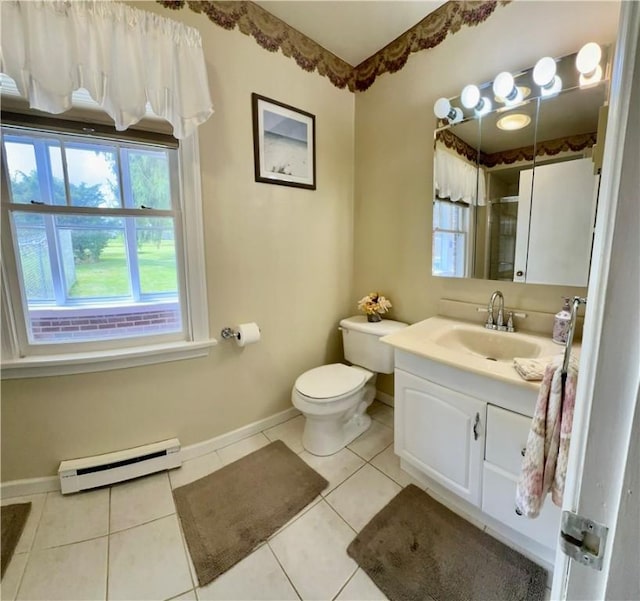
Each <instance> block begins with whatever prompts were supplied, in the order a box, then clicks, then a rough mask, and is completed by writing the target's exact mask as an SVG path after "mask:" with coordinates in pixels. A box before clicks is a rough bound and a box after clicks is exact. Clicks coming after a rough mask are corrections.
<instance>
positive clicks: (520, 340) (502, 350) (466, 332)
mask: <svg viewBox="0 0 640 601" xmlns="http://www.w3.org/2000/svg"><path fill="white" fill-rule="evenodd" d="M380 340H381V341H382V342H384V343H386V344H389V345H391V346H393V347H394V348H396V349H399V350H402V351H406V352H408V353H412V354H415V355H418V356H421V357H425V358H427V359H431V360H433V361H438V362H440V363H444V364H445V365H449V366H451V367H456V368H458V369H463V370H466V371H470V372H472V373H475V374H478V375H481V376H486V377H489V378H493V379H496V380H501V381H503V382H507V383H509V384H515V385H517V386H522V387H525V388H528V389H530V390H536V391H537V390H538V389H539V388H540V381H527V380H524V379H523V378H521V377H520V376H519V375H518V372H517V371H516V370H515V368H514V367H513V358H514V357H522V356H528V357H541V358H542V357H551V356H554V355H563V354H564V346H561V345H558V344H556V343H554V342H553V341H552V340H551V338H550V337H545V336H539V335H535V334H529V333H524V332H497V331H495V330H487V329H485V328H484V326H483V325H482V324H478V323H472V322H468V321H461V320H456V319H450V318H446V317H440V316H436V317H430V318H429V319H425V320H424V321H420V322H417V323H415V324H413V325H411V326H409V327H408V328H404V329H402V330H399V331H398V332H394V333H393V334H389V335H387V336H384V337H382V338H380ZM576 346H577V345H576V344H575V343H574V347H576ZM485 347H486V348H485ZM492 351H493V352H492ZM496 351H497V352H496ZM487 353H488V354H487ZM498 354H500V355H501V357H500V358H498V359H497V360H495V359H493V358H492V359H488V358H487V356H491V355H494V356H495V357H498Z"/></svg>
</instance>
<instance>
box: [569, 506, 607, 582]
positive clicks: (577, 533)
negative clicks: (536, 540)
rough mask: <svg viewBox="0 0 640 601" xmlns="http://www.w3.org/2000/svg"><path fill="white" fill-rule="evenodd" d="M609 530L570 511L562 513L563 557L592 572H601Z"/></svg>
mask: <svg viewBox="0 0 640 601" xmlns="http://www.w3.org/2000/svg"><path fill="white" fill-rule="evenodd" d="M608 532H609V528H607V526H605V525H603V524H598V522H594V521H593V520H590V519H588V518H585V517H582V516H581V515H578V514H576V513H573V512H571V511H563V512H562V525H561V528H560V547H561V548H562V551H563V552H564V553H565V555H568V556H569V557H571V559H574V560H575V561H577V562H578V563H581V564H582V565H585V566H589V567H590V568H593V569H594V570H602V561H603V559H604V550H605V545H606V542H607V533H608Z"/></svg>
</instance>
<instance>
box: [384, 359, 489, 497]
mask: <svg viewBox="0 0 640 601" xmlns="http://www.w3.org/2000/svg"><path fill="white" fill-rule="evenodd" d="M486 411H487V404H486V403H485V402H483V401H480V400H478V399H475V398H473V397H470V396H467V395H464V394H461V393H458V392H455V391H453V390H450V389H448V388H443V387H442V386H438V385H437V384H434V383H432V382H429V381H428V380H424V379H422V378H418V377H416V376H414V375H411V374H409V373H407V372H404V371H402V370H399V369H396V371H395V412H396V419H395V441H396V442H395V452H396V454H397V455H399V456H400V457H402V458H403V459H404V460H405V461H407V462H408V463H410V464H411V465H413V466H414V467H416V468H418V469H420V470H422V471H423V472H424V473H425V474H426V475H427V476H429V477H430V478H432V479H433V480H435V481H437V482H438V483H440V484H441V485H442V486H445V487H446V488H448V489H450V490H452V491H453V492H454V493H456V494H457V495H458V496H460V497H462V498H463V499H465V500H466V501H469V502H470V503H473V504H474V505H477V506H480V502H481V493H482V461H483V457H484V431H485V420H486Z"/></svg>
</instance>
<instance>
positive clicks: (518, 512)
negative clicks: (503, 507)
mask: <svg viewBox="0 0 640 601" xmlns="http://www.w3.org/2000/svg"><path fill="white" fill-rule="evenodd" d="M516 515H522V511H520V510H519V509H518V508H517V507H516Z"/></svg>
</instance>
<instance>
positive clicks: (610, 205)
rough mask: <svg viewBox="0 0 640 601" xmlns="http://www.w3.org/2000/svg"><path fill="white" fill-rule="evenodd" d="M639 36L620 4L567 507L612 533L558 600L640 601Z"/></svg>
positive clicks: (565, 574)
mask: <svg viewBox="0 0 640 601" xmlns="http://www.w3.org/2000/svg"><path fill="white" fill-rule="evenodd" d="M639 36H640V3H638V2H623V3H622V8H621V18H620V29H619V32H618V51H617V54H616V59H615V64H614V70H613V77H612V88H611V90H612V92H611V104H610V110H609V119H608V124H607V131H608V136H607V141H606V145H605V155H604V163H603V169H602V180H601V196H600V201H599V208H598V216H597V221H596V234H595V240H594V251H593V264H592V268H591V274H590V282H589V291H588V307H587V314H586V320H585V327H584V338H583V343H582V352H581V357H582V359H581V365H580V377H579V381H578V390H577V398H576V411H575V416H574V424H573V433H572V441H571V451H570V456H569V468H568V473H567V482H566V487H565V494H564V504H563V509H565V510H571V511H574V512H576V513H578V514H580V515H583V516H585V517H587V518H589V519H592V520H594V521H596V522H600V523H601V524H604V525H606V526H607V527H608V528H609V533H608V539H607V542H606V548H605V553H604V563H603V567H602V570H601V571H597V570H594V569H591V568H588V567H586V566H583V565H580V564H579V563H577V562H576V561H574V560H569V559H568V558H567V556H566V555H564V554H563V553H562V551H561V550H560V549H559V550H558V553H557V555H556V563H555V572H554V581H553V589H552V593H551V596H552V598H553V599H584V600H587V599H640V575H639V573H640V570H639V564H638V558H639V557H640V490H639V486H640V482H639V480H640V467H639V463H640V459H639V449H640V424H639V421H640V415H639V413H640V404H639V396H640V394H639V386H640V385H639V382H640V349H639V346H640V342H639V339H640V331H639V330H640V302H639V298H640V267H639V261H640V242H639V240H640V234H639V229H640V46H639V41H638V38H639Z"/></svg>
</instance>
